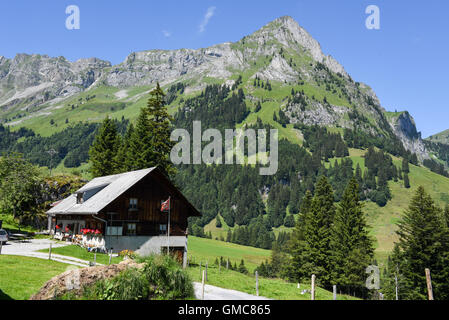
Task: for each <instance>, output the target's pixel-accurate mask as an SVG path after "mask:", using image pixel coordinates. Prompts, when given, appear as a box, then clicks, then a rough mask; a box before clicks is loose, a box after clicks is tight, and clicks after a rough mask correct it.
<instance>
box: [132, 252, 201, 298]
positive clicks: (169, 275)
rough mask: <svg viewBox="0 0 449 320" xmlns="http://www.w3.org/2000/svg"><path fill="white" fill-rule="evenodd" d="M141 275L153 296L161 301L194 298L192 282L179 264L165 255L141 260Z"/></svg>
mask: <svg viewBox="0 0 449 320" xmlns="http://www.w3.org/2000/svg"><path fill="white" fill-rule="evenodd" d="M140 260H141V261H143V262H144V263H145V267H144V269H143V273H144V275H145V277H146V279H147V281H148V282H149V283H150V286H151V289H152V290H153V294H154V295H156V296H158V297H159V298H161V299H170V300H173V299H186V298H189V297H193V296H194V291H193V285H192V281H191V280H190V277H189V276H188V274H187V273H186V272H185V271H184V270H182V269H181V267H180V265H179V263H178V262H177V261H176V260H174V259H173V258H172V257H170V256H167V255H163V256H161V255H151V256H149V257H145V258H141V259H140Z"/></svg>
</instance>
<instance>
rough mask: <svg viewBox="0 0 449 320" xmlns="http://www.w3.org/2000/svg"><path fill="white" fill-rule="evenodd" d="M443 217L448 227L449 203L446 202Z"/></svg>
mask: <svg viewBox="0 0 449 320" xmlns="http://www.w3.org/2000/svg"><path fill="white" fill-rule="evenodd" d="M444 219H445V221H446V225H447V227H448V228H449V204H446V206H445V207H444Z"/></svg>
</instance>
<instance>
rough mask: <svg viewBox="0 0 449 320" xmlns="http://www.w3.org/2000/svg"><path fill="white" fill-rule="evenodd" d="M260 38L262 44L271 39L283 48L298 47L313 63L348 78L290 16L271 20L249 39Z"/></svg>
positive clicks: (334, 61) (340, 66) (341, 67)
mask: <svg viewBox="0 0 449 320" xmlns="http://www.w3.org/2000/svg"><path fill="white" fill-rule="evenodd" d="M261 36H262V37H263V38H264V42H265V40H266V38H268V37H272V38H274V39H275V40H276V41H278V42H279V43H281V44H282V45H284V46H285V47H289V48H293V49H295V50H298V51H299V49H300V47H302V48H304V49H306V50H307V51H308V52H309V54H310V55H311V56H312V58H313V59H314V60H315V61H318V62H320V63H323V64H324V65H326V66H327V67H328V68H329V69H330V70H331V71H333V72H335V73H340V74H342V75H343V76H345V77H349V75H348V74H347V73H346V71H345V70H344V68H343V66H342V65H340V64H339V63H338V62H337V61H336V60H335V59H334V58H333V57H332V56H330V55H325V54H324V53H323V51H322V49H321V45H320V43H319V42H318V41H317V40H315V38H313V37H312V35H311V34H310V33H309V32H307V30H305V29H304V28H303V27H301V26H300V25H299V23H298V22H297V21H296V20H295V19H293V18H292V17H290V16H283V17H280V18H277V19H275V20H273V21H272V22H270V23H268V24H267V25H265V26H264V27H263V28H262V29H260V30H259V31H256V32H255V33H254V34H253V35H252V36H251V37H261ZM259 42H260V41H259Z"/></svg>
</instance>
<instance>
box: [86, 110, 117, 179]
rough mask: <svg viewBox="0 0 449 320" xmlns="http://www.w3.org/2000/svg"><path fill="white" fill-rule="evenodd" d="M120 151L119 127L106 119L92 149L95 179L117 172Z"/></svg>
mask: <svg viewBox="0 0 449 320" xmlns="http://www.w3.org/2000/svg"><path fill="white" fill-rule="evenodd" d="M119 149H120V136H119V135H118V133H117V127H116V125H115V123H114V121H112V120H111V119H110V118H109V117H106V118H105V119H104V121H103V123H102V125H101V127H100V129H99V131H98V134H97V135H96V136H95V140H94V142H93V144H92V146H91V147H90V150H89V156H90V162H91V173H92V175H93V176H94V177H101V176H108V175H111V174H114V173H116V172H117V169H118V163H117V153H118V151H119Z"/></svg>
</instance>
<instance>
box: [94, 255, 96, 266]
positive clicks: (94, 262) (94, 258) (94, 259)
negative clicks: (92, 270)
mask: <svg viewBox="0 0 449 320" xmlns="http://www.w3.org/2000/svg"><path fill="white" fill-rule="evenodd" d="M96 265H97V253H96V252H95V253H94V266H96Z"/></svg>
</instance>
